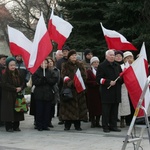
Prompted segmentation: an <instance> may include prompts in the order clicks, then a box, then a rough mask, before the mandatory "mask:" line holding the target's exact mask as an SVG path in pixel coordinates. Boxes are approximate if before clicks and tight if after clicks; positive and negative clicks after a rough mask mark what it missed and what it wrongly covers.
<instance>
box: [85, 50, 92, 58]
mask: <svg viewBox="0 0 150 150" xmlns="http://www.w3.org/2000/svg"><path fill="white" fill-rule="evenodd" d="M89 53H92V51H91V50H90V49H85V51H84V56H85V57H86V55H87V54H89Z"/></svg>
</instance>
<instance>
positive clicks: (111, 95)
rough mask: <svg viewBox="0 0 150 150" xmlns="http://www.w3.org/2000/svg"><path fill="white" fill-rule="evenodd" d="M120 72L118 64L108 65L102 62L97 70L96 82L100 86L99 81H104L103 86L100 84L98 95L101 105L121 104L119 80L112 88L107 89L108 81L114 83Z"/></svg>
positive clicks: (120, 80)
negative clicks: (99, 95)
mask: <svg viewBox="0 0 150 150" xmlns="http://www.w3.org/2000/svg"><path fill="white" fill-rule="evenodd" d="M121 72H122V70H121V67H120V65H119V64H117V63H115V62H113V63H110V62H109V61H107V60H104V61H103V62H102V63H101V64H100V65H99V66H98V69H97V72H96V80H97V83H99V84H100V81H101V79H104V80H105V82H104V84H100V94H101V101H102V103H120V102H121V84H122V79H121V78H120V79H119V80H118V81H117V82H116V84H115V85H114V86H112V87H111V88H109V89H107V88H108V87H109V86H110V81H114V80H115V79H116V78H117V77H118V76H119V74H120V73H121Z"/></svg>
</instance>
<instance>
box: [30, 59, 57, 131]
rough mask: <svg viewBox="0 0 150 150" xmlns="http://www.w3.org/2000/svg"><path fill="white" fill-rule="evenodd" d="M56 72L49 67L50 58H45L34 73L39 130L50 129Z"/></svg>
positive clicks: (33, 81)
mask: <svg viewBox="0 0 150 150" xmlns="http://www.w3.org/2000/svg"><path fill="white" fill-rule="evenodd" d="M57 80H58V79H57V77H56V75H55V73H54V72H53V71H51V70H49V69H48V60H47V59H45V60H44V61H43V63H42V64H41V66H40V67H39V68H38V70H37V71H36V72H35V73H34V74H33V75H32V83H33V85H35V89H34V99H35V104H36V120H35V121H36V127H37V129H38V131H42V130H50V129H49V128H48V126H49V120H50V108H51V104H52V101H53V99H54V91H53V86H54V85H55V84H56V83H57Z"/></svg>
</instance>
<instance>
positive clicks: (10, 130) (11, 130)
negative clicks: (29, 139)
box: [6, 129, 14, 132]
mask: <svg viewBox="0 0 150 150" xmlns="http://www.w3.org/2000/svg"><path fill="white" fill-rule="evenodd" d="M6 131H7V132H14V130H13V129H7V130H6Z"/></svg>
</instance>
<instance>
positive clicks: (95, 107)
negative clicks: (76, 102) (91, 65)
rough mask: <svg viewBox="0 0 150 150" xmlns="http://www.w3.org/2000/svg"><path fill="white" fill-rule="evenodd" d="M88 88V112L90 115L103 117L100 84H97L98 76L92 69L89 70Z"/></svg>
mask: <svg viewBox="0 0 150 150" xmlns="http://www.w3.org/2000/svg"><path fill="white" fill-rule="evenodd" d="M86 88H87V90H86V94H87V101H88V110H89V113H90V115H94V116H99V115H101V114H102V107H101V98H100V92H99V84H98V83H97V82H96V76H95V75H94V74H93V72H92V69H88V70H87V80H86Z"/></svg>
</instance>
